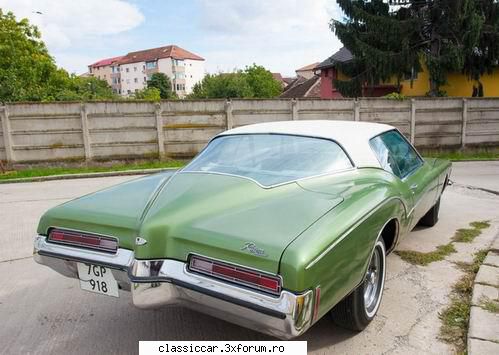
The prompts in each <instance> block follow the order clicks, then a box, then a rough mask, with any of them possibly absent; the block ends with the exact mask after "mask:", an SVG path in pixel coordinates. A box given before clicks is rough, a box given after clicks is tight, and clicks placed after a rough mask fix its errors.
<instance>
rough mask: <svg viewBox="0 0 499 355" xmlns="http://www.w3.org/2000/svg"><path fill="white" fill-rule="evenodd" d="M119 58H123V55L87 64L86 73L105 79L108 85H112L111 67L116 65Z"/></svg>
mask: <svg viewBox="0 0 499 355" xmlns="http://www.w3.org/2000/svg"><path fill="white" fill-rule="evenodd" d="M121 58H123V56H120V57H113V58H106V59H102V60H99V61H98V62H95V63H93V64H90V65H89V66H88V74H89V75H91V76H95V77H97V78H99V79H101V80H105V81H107V83H108V84H109V86H113V76H112V74H113V67H114V66H117V65H118V64H117V62H118V61H119V60H120V59H121ZM116 92H117V91H116Z"/></svg>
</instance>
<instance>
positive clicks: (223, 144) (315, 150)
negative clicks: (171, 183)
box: [183, 134, 352, 186]
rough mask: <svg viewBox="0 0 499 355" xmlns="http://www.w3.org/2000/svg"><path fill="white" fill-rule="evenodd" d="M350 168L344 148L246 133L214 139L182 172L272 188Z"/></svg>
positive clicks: (315, 140)
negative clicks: (224, 176)
mask: <svg viewBox="0 0 499 355" xmlns="http://www.w3.org/2000/svg"><path fill="white" fill-rule="evenodd" d="M351 167H352V163H351V162H350V160H349V159H348V157H347V155H346V154H345V152H344V151H343V149H341V148H340V146H339V145H338V144H336V143H335V142H332V141H330V140H326V139H320V138H312V137H301V136H291V135H282V134H246V135H233V136H221V137H218V138H216V139H214V140H213V141H212V142H211V143H210V144H209V145H208V147H206V149H205V150H204V151H203V152H202V153H201V154H200V155H199V156H198V157H197V158H195V159H194V160H193V161H192V163H191V164H189V165H188V166H187V167H186V168H185V169H184V170H183V171H186V172H194V171H195V172H214V173H224V174H232V175H238V176H243V177H246V178H250V179H253V180H255V181H257V182H258V183H259V184H261V185H264V186H271V185H276V184H281V183H284V182H288V181H293V180H297V179H301V178H305V177H309V176H315V175H321V174H325V173H331V172H335V171H339V170H344V169H348V168H351Z"/></svg>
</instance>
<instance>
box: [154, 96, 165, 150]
mask: <svg viewBox="0 0 499 355" xmlns="http://www.w3.org/2000/svg"><path fill="white" fill-rule="evenodd" d="M154 115H155V116H156V131H157V133H158V155H159V157H160V158H163V157H164V156H165V132H164V131H163V110H162V109H161V103H159V102H158V103H156V105H155V106H154Z"/></svg>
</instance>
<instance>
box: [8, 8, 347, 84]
mask: <svg viewBox="0 0 499 355" xmlns="http://www.w3.org/2000/svg"><path fill="white" fill-rule="evenodd" d="M0 8H2V9H3V11H12V12H13V13H14V14H15V15H16V17H18V18H19V19H20V18H24V17H26V18H28V19H29V20H30V22H32V23H33V24H35V25H37V26H38V27H39V29H40V30H41V32H42V39H43V40H44V42H45V43H46V45H47V47H48V49H49V52H50V53H51V55H52V56H53V57H54V58H55V60H56V62H57V64H58V65H59V66H61V67H63V68H65V69H66V70H68V71H70V72H74V73H77V74H81V73H84V72H86V71H87V66H88V65H89V64H91V63H94V62H96V61H98V60H100V59H103V58H109V57H115V56H119V55H125V54H126V53H128V52H132V51H136V50H141V49H147V48H155V47H160V46H164V45H169V44H176V45H178V46H180V47H182V48H184V49H187V50H188V51H191V52H194V53H196V54H198V55H200V56H201V57H203V58H205V59H206V62H205V69H206V71H207V72H209V73H215V72H222V71H223V72H227V71H233V70H235V69H244V67H245V66H246V65H251V64H253V63H256V64H259V65H263V66H265V67H266V68H267V69H269V70H270V71H272V72H280V73H282V74H283V75H285V76H291V75H294V70H295V69H297V68H300V67H302V66H305V65H308V64H311V63H314V62H320V61H322V60H324V59H326V58H327V57H329V56H330V55H332V54H333V53H334V52H335V51H337V50H338V49H339V48H340V47H341V43H340V42H339V40H338V39H337V38H336V37H335V35H334V34H333V33H332V32H331V30H330V28H329V22H330V20H331V18H335V19H340V18H341V10H340V9H339V8H338V6H337V4H336V1H335V0H175V1H174V0H0ZM37 12H41V14H39V13H37Z"/></svg>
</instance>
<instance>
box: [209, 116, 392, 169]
mask: <svg viewBox="0 0 499 355" xmlns="http://www.w3.org/2000/svg"><path fill="white" fill-rule="evenodd" d="M392 129H394V127H392V126H389V125H386V124H380V123H371V122H354V121H329V120H327V121H326V120H324V121H319V120H316V121H279V122H268V123H258V124H252V125H248V126H242V127H238V128H234V129H231V130H228V131H225V132H222V133H220V134H219V136H222V135H232V134H265V133H270V134H291V135H299V136H307V137H319V138H326V139H332V140H334V141H336V142H338V143H339V144H340V145H341V146H342V147H343V148H344V149H345V151H346V152H347V153H348V155H349V156H350V158H351V159H352V160H353V162H354V164H355V166H357V167H380V164H379V162H378V160H377V159H376V156H375V155H374V152H373V151H372V149H371V147H370V145H369V140H370V139H371V138H373V137H374V136H377V135H378V134H380V133H383V132H386V131H390V130H392Z"/></svg>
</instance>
